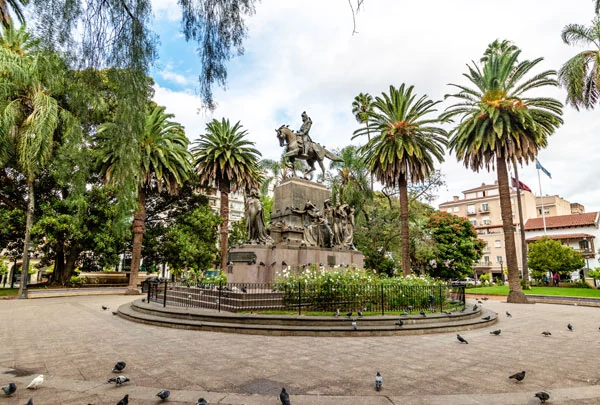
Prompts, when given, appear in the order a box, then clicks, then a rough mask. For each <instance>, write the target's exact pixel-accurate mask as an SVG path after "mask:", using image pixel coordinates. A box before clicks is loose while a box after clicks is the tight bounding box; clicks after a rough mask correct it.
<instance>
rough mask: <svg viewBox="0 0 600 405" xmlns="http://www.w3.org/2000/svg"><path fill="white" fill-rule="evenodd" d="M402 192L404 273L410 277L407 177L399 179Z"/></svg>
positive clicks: (401, 231) (401, 213)
mask: <svg viewBox="0 0 600 405" xmlns="http://www.w3.org/2000/svg"><path fill="white" fill-rule="evenodd" d="M398 186H399V187H398V188H399V191H400V235H401V238H402V273H403V274H404V277H406V276H408V275H410V273H411V269H410V240H409V237H408V184H407V181H406V175H402V176H400V179H398Z"/></svg>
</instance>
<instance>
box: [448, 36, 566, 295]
mask: <svg viewBox="0 0 600 405" xmlns="http://www.w3.org/2000/svg"><path fill="white" fill-rule="evenodd" d="M520 54H521V51H520V50H519V49H518V48H517V47H516V46H514V45H513V44H512V43H510V42H508V41H503V42H498V41H495V42H493V43H492V44H490V45H489V46H488V49H487V50H486V53H485V55H484V57H483V58H482V59H481V61H480V63H481V64H482V67H480V66H479V65H477V64H476V63H475V62H473V63H472V65H470V66H468V69H469V73H467V74H464V76H465V77H466V78H467V79H469V81H470V82H471V83H472V84H473V85H474V86H475V87H473V88H470V87H466V86H462V85H456V84H452V86H453V87H456V88H458V90H459V92H458V93H456V94H453V95H448V96H446V97H455V98H457V99H458V101H457V103H456V104H454V105H453V106H450V107H448V109H447V110H446V113H445V114H444V116H443V117H444V118H445V119H451V118H454V117H456V118H458V119H459V123H458V124H457V125H456V127H455V128H453V129H452V130H451V131H450V135H451V137H452V138H451V139H450V143H449V146H450V150H452V151H454V152H455V153H456V157H457V159H458V160H459V161H462V162H463V163H464V165H465V166H466V167H468V168H470V169H472V170H474V171H476V172H478V171H479V170H480V169H482V168H486V169H487V170H488V171H489V170H491V169H493V168H494V166H495V167H496V170H497V173H498V188H499V194H500V210H501V215H502V229H503V232H504V242H505V246H506V265H507V268H508V277H509V279H508V282H509V286H510V292H509V295H508V301H509V302H527V299H526V297H525V295H524V294H523V291H522V289H521V284H520V281H519V267H518V262H517V254H516V248H515V226H514V220H513V214H512V206H511V202H510V189H509V183H508V172H507V165H508V164H509V162H511V160H512V159H513V157H514V158H515V159H516V160H517V161H518V162H519V163H521V164H522V163H523V162H525V163H528V162H531V161H533V160H534V159H535V157H536V156H537V154H538V152H539V150H540V149H542V148H544V147H546V145H547V143H548V136H550V135H552V133H553V132H554V131H555V130H556V128H557V127H558V126H559V125H560V124H562V119H561V115H562V104H561V103H560V102H559V101H557V100H555V99H552V98H547V97H526V96H525V95H526V93H527V92H528V91H530V90H533V89H538V88H542V87H546V86H557V85H558V82H557V81H556V79H555V76H556V72H555V71H553V70H547V71H544V72H541V73H536V74H534V75H533V76H532V77H530V78H528V79H526V78H525V76H526V75H527V74H528V73H529V72H531V71H532V69H533V68H534V67H535V66H536V65H537V64H538V63H539V62H541V61H542V60H543V58H537V59H535V60H532V61H529V60H524V61H521V62H519V61H518V58H519V56H520Z"/></svg>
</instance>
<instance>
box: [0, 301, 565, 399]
mask: <svg viewBox="0 0 600 405" xmlns="http://www.w3.org/2000/svg"><path fill="white" fill-rule="evenodd" d="M482 300H487V298H482ZM477 303H478V304H482V301H481V300H477ZM108 309H109V308H108V307H107V306H104V305H102V310H104V311H106V310H108ZM408 309H409V310H412V307H410V306H409V307H408ZM477 309H479V306H477V304H475V305H473V307H472V310H473V311H476V310H477ZM365 310H366V309H365ZM465 310H466V307H464V308H463V309H462V310H461V311H460V312H464V311H465ZM117 314H118V313H117V312H113V315H117ZM353 314H354V313H353V312H348V313H347V314H346V317H347V318H352V315H353ZM408 314H409V313H408V311H404V312H403V313H402V315H408ZM420 314H421V316H423V317H425V316H427V315H426V314H425V312H424V311H421V312H420ZM357 315H358V317H359V318H362V317H363V313H362V311H357ZM334 316H336V317H338V316H340V310H339V309H338V310H336V312H335V313H334ZM506 317H507V318H512V315H511V314H510V312H508V311H506ZM482 319H484V320H490V319H491V316H490V315H488V316H486V317H483V318H482ZM396 325H397V326H398V327H402V326H403V325H404V322H403V320H402V319H399V320H398V321H397V322H396ZM352 327H353V328H354V330H357V329H358V324H357V320H356V318H352ZM567 329H568V330H569V331H571V332H573V331H574V330H575V329H574V327H573V325H572V324H571V323H569V324H568V325H567ZM501 333H502V330H501V329H497V330H494V331H491V332H490V335H494V336H498V335H500V334H501ZM542 335H543V336H545V337H548V336H551V335H552V333H550V332H549V331H543V332H542ZM456 339H457V340H458V341H459V342H460V343H464V344H469V342H468V341H467V340H466V339H465V338H464V337H462V336H461V335H460V334H457V335H456ZM126 365H127V364H126V363H125V362H124V361H119V362H117V363H116V364H115V366H114V367H113V369H112V372H113V373H122V372H123V370H124V369H125V367H126ZM525 374H526V371H525V370H522V371H519V372H518V373H515V374H512V375H510V376H509V377H508V378H509V379H514V380H515V381H516V382H517V383H520V382H521V381H523V380H524V379H525ZM129 381H130V380H129V378H128V377H126V376H124V375H118V376H116V377H112V378H109V379H108V381H107V383H115V384H116V385H117V386H121V385H123V384H125V383H127V382H129ZM43 383H44V375H43V374H40V375H38V376H37V377H35V378H34V379H33V380H32V381H31V382H30V383H29V385H28V386H27V387H26V388H27V389H33V390H37V389H38V388H39V387H40V386H41V385H42V384H43ZM382 386H383V376H382V375H381V373H380V372H379V371H377V374H376V375H375V390H376V391H381V389H382ZM2 391H4V395H5V396H11V395H13V394H14V393H15V392H16V391H17V385H16V384H15V383H14V382H10V383H8V385H6V386H5V387H2ZM170 395H171V391H169V390H166V389H165V390H160V391H159V392H158V393H157V394H156V396H157V397H159V398H160V401H161V402H162V401H166V400H167V399H168V398H169V396H170ZM534 397H536V398H538V399H539V400H540V401H541V402H542V403H545V402H546V401H547V400H549V399H550V394H548V393H547V392H545V391H540V392H537V393H536V394H535V395H534ZM279 399H280V401H281V404H282V405H291V402H290V395H289V394H288V392H287V391H286V389H285V388H282V389H281V393H280V394H279ZM128 403H129V394H125V396H124V397H123V398H122V399H121V400H120V401H119V402H117V405H127V404H128ZM26 405H33V398H29V400H28V401H27V404H26ZM196 405H208V403H207V402H206V400H205V399H204V398H199V399H198V401H197V402H196Z"/></svg>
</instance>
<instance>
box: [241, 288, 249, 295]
mask: <svg viewBox="0 0 600 405" xmlns="http://www.w3.org/2000/svg"><path fill="white" fill-rule="evenodd" d="M242 292H243V293H244V294H246V293H247V292H248V289H247V288H246V286H243V287H242Z"/></svg>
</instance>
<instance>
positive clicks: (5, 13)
mask: <svg viewBox="0 0 600 405" xmlns="http://www.w3.org/2000/svg"><path fill="white" fill-rule="evenodd" d="M27 4H29V0H0V20H2V24H3V25H4V26H5V27H7V26H9V25H11V24H12V18H11V17H10V12H9V9H12V11H13V13H15V15H16V16H17V19H18V20H19V22H20V23H21V24H25V17H24V16H23V9H22V7H23V6H26V5H27Z"/></svg>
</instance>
